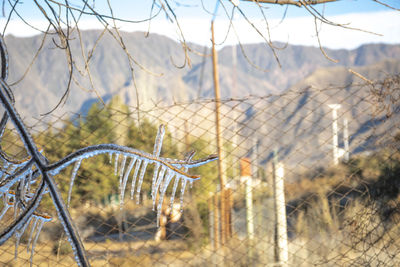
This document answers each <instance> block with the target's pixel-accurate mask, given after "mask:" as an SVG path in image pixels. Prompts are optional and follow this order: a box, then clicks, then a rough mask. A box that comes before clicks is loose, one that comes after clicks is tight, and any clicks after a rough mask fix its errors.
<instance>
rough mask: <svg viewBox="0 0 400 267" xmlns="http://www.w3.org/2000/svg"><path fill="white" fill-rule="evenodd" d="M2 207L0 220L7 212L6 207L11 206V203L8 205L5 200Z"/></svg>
mask: <svg viewBox="0 0 400 267" xmlns="http://www.w3.org/2000/svg"><path fill="white" fill-rule="evenodd" d="M3 205H4V208H3V210H2V211H1V214H0V220H1V219H2V218H3V216H4V215H5V214H6V213H7V211H8V209H9V208H10V207H11V205H9V203H7V202H4V204H3Z"/></svg>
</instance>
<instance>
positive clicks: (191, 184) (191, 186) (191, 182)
mask: <svg viewBox="0 0 400 267" xmlns="http://www.w3.org/2000/svg"><path fill="white" fill-rule="evenodd" d="M189 183H190V189H192V188H193V180H190V181H189Z"/></svg>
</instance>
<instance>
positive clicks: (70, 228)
mask: <svg viewBox="0 0 400 267" xmlns="http://www.w3.org/2000/svg"><path fill="white" fill-rule="evenodd" d="M0 56H1V77H0V102H1V104H2V105H3V107H4V109H5V113H4V114H3V117H2V119H1V121H0V139H1V137H2V136H3V134H4V130H5V127H6V124H7V121H8V120H11V122H12V123H13V124H14V127H15V129H16V131H17V132H18V134H19V136H20V138H21V141H22V142H23V144H24V146H25V148H26V151H27V153H28V155H29V156H28V157H27V158H25V159H22V160H18V159H14V158H12V157H10V156H8V155H7V154H6V153H4V151H3V150H2V149H1V147H0V160H1V161H2V168H1V170H0V194H1V195H2V196H3V198H4V199H5V201H4V205H5V208H4V210H3V211H2V212H1V213H0V219H1V217H2V216H4V214H5V213H6V212H7V210H8V209H9V208H11V207H14V212H15V219H14V221H12V222H11V223H10V224H9V225H7V226H6V227H5V228H4V229H3V231H2V232H1V233H0V245H1V244H3V243H4V242H5V241H7V240H8V239H9V238H10V237H11V236H12V235H13V234H14V233H15V236H16V251H15V253H16V255H17V252H18V245H19V242H20V238H21V236H22V235H23V233H24V232H25V229H26V228H27V226H28V225H29V224H30V222H31V221H32V219H34V222H33V225H32V229H31V232H30V235H29V241H28V246H27V249H28V250H29V245H30V244H32V247H31V257H30V263H31V265H32V260H33V254H34V250H35V245H36V243H37V240H38V237H39V234H40V231H41V229H42V227H43V224H44V222H46V221H49V220H51V218H50V217H48V216H45V215H40V214H39V213H37V212H36V209H37V207H38V205H39V203H40V201H41V199H42V197H43V194H45V193H50V195H51V198H52V200H53V203H54V206H55V208H56V210H57V214H58V217H59V219H60V222H61V224H62V225H63V227H64V231H65V233H66V234H67V237H68V241H69V242H70V244H71V246H72V249H73V252H74V256H75V260H76V262H77V263H78V265H81V266H89V262H88V260H87V257H86V252H85V249H84V247H83V244H82V241H81V239H80V236H79V234H78V232H77V230H76V228H75V226H74V224H73V223H72V218H71V216H70V214H69V212H68V207H67V205H66V204H65V203H64V201H63V198H62V197H61V193H60V192H59V189H58V187H57V185H56V182H55V180H54V178H53V176H54V175H57V174H58V173H59V172H60V171H62V170H63V169H65V168H66V167H68V166H69V165H71V164H74V163H75V166H74V168H73V170H72V173H71V180H70V188H69V191H68V199H67V203H68V205H69V203H70V199H71V192H72V187H73V185H74V180H75V178H76V175H77V171H78V169H79V167H80V165H81V161H82V160H83V159H86V158H91V157H94V156H96V155H100V154H105V153H108V154H109V157H110V163H111V162H112V156H113V154H115V159H114V160H115V163H114V165H115V166H114V172H115V175H117V174H118V159H119V156H120V155H122V156H123V160H122V163H121V167H120V182H119V183H120V191H121V196H120V197H121V203H122V205H123V198H124V193H125V189H126V184H127V182H128V179H129V175H130V172H131V170H132V168H133V166H134V165H135V163H136V168H135V172H134V175H133V177H132V188H131V197H133V194H134V191H135V183H136V179H137V175H138V172H139V170H140V175H139V182H138V186H137V190H136V191H137V197H138V200H139V197H140V190H141V187H142V183H143V178H144V175H145V173H146V169H147V166H148V164H154V165H155V166H154V173H153V179H152V190H151V192H152V197H153V208H154V206H155V200H156V198H157V195H158V192H159V193H160V199H159V203H158V207H157V214H158V218H159V214H160V212H161V208H162V204H163V199H164V196H165V194H166V191H167V188H168V186H169V184H170V182H171V181H172V180H173V178H174V177H176V178H175V183H174V194H175V191H176V187H177V184H178V182H179V180H182V186H181V198H182V197H183V193H184V189H185V185H186V183H187V181H189V182H190V183H192V182H193V181H194V180H197V179H199V176H197V175H190V174H189V173H188V169H190V168H193V167H198V166H201V165H203V164H206V163H208V162H211V161H214V160H216V159H217V157H216V156H215V155H211V156H209V157H207V158H204V159H200V160H191V157H190V158H189V159H187V158H185V160H175V159H169V158H163V157H160V152H161V149H162V141H163V138H164V135H165V127H164V126H163V125H161V126H160V127H159V130H158V133H157V137H156V141H155V144H154V149H153V154H149V153H147V152H143V151H140V150H137V149H133V148H129V147H124V146H118V145H114V144H102V145H95V146H88V147H86V148H83V149H79V150H77V151H75V152H73V153H71V154H69V155H67V156H66V157H64V158H63V159H61V160H60V161H58V162H55V163H53V164H50V163H49V161H48V160H47V158H46V157H45V156H44V155H43V154H42V153H41V151H39V150H38V148H37V146H36V144H35V142H34V141H33V138H32V136H31V135H30V133H29V132H28V130H27V128H26V126H25V125H24V123H23V121H22V119H21V118H20V116H19V114H18V112H17V110H16V109H15V108H14V102H15V101H14V96H13V93H12V91H11V89H10V87H9V86H8V84H7V83H6V82H5V81H6V78H7V74H8V57H7V51H6V49H5V46H4V42H3V40H2V37H1V36H0ZM128 158H131V161H130V163H129V166H128V169H127V170H126V172H125V173H124V171H125V164H126V161H127V159H128ZM141 165H142V166H141ZM160 168H161V169H160ZM165 174H166V175H165ZM39 177H40V178H41V179H39ZM39 181H40V185H39V186H38V188H37V189H36V191H35V192H33V191H32V192H31V188H30V185H31V184H33V183H36V182H39ZM17 183H18V184H17ZM175 184H176V185H175ZM13 186H15V187H14V188H15V189H16V192H13V191H12V190H10V189H11V188H12V187H13ZM160 188H161V189H160ZM11 195H13V196H12V200H11V197H10V196H11ZM172 199H173V196H172ZM6 208H7V209H6ZM158 221H159V220H157V223H158ZM38 224H39V225H38ZM37 225H38V226H37ZM36 226H37V227H36ZM35 229H36V234H35V235H34V236H33V234H34V232H35ZM32 238H33V240H32Z"/></svg>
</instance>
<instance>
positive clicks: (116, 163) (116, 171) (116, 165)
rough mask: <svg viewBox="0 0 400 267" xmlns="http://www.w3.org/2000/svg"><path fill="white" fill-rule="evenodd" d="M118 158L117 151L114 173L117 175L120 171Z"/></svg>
mask: <svg viewBox="0 0 400 267" xmlns="http://www.w3.org/2000/svg"><path fill="white" fill-rule="evenodd" d="M118 158H119V154H118V153H115V163H114V175H115V176H117V173H118Z"/></svg>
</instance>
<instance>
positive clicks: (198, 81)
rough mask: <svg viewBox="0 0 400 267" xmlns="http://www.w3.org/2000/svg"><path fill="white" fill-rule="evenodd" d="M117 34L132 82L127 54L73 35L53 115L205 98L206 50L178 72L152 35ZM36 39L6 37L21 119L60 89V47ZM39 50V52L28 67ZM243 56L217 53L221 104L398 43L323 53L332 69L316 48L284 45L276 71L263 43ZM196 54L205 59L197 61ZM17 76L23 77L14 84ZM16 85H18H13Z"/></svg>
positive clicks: (275, 89)
mask: <svg viewBox="0 0 400 267" xmlns="http://www.w3.org/2000/svg"><path fill="white" fill-rule="evenodd" d="M122 35H123V38H124V44H125V46H126V47H127V51H129V54H130V56H131V57H132V58H133V59H135V61H136V62H138V64H133V65H132V67H133V70H134V71H133V73H134V79H132V71H131V69H130V65H129V63H128V60H127V55H126V54H125V53H124V51H123V49H122V48H121V46H120V45H119V44H118V43H117V41H116V40H115V39H114V38H113V37H112V36H111V35H110V34H108V33H106V34H104V35H102V33H101V32H100V31H83V32H82V33H81V41H80V40H79V38H78V35H77V34H73V35H72V36H71V38H70V47H71V50H72V53H73V60H74V61H73V65H74V79H73V80H72V82H71V83H72V85H71V90H70V92H69V94H68V98H67V101H66V103H65V104H64V105H63V106H62V107H61V108H58V109H57V110H56V111H55V113H53V114H54V115H59V114H63V113H64V112H68V111H72V112H80V111H83V112H84V111H86V110H87V108H88V107H89V106H90V104H91V103H93V101H96V99H97V96H100V97H101V98H102V99H103V100H105V101H107V100H108V99H110V97H111V96H114V95H119V96H120V97H121V99H122V100H123V101H124V102H125V103H127V104H128V105H130V106H136V104H137V95H139V103H140V105H141V107H152V106H154V103H157V102H160V101H163V102H167V103H172V102H174V101H187V100H191V99H195V98H199V97H212V96H213V86H212V73H211V72H212V68H211V58H210V56H209V52H210V51H209V49H207V48H204V47H200V46H196V45H191V46H190V47H191V49H192V52H190V53H189V56H190V59H191V62H190V63H191V67H189V66H188V64H186V66H185V67H184V68H177V66H179V65H183V64H184V62H185V58H184V52H183V49H182V47H181V45H180V44H178V43H176V42H175V41H173V40H171V39H168V38H167V37H164V36H160V35H156V34H151V35H150V36H149V37H148V38H146V37H145V35H144V33H141V32H135V33H122ZM100 37H101V38H100ZM99 38H100V39H99ZM42 40H43V35H38V36H34V37H30V38H17V37H14V36H7V37H6V44H7V47H8V50H9V57H10V78H9V80H8V82H9V84H11V85H12V88H13V89H14V91H15V96H16V103H17V104H16V105H17V107H18V108H19V110H20V112H21V113H22V115H23V117H25V118H26V119H28V120H29V119H30V117H32V116H33V117H40V114H43V113H46V112H48V111H50V110H51V109H52V108H53V107H54V106H55V105H56V103H57V102H58V101H59V100H60V98H61V97H62V95H63V94H64V92H65V89H66V88H67V84H68V60H67V57H66V54H65V50H62V49H59V48H57V45H58V46H59V45H60V44H59V43H60V42H59V40H58V39H57V38H56V37H54V36H52V35H48V36H46V38H45V40H44V41H43V45H42ZM276 45H277V46H283V45H282V44H276ZM41 46H43V47H42V49H41V51H40V52H39V54H38V55H37V58H36V60H35V61H34V63H33V64H32V65H31V66H30V64H31V62H32V60H33V59H34V57H35V55H36V52H37V50H38V49H39V47H41ZM81 47H83V48H82V49H81ZM93 47H95V48H96V49H95V51H94V52H93V54H92V56H91V57H90V61H89V64H87V66H86V65H85V62H84V60H83V57H82V54H83V55H85V57H86V58H87V57H88V55H89V54H91V50H92V49H93ZM243 51H244V52H245V54H243V53H242V51H241V48H240V47H239V46H237V47H229V46H228V47H224V48H222V49H220V51H219V61H220V82H221V91H222V97H223V98H228V97H232V96H233V97H243V96H247V95H259V96H264V95H267V94H270V93H280V92H283V91H284V90H287V89H288V88H289V87H290V86H292V85H294V84H296V83H299V82H300V81H302V80H303V79H304V78H306V77H307V76H309V75H311V74H312V73H313V72H315V71H317V70H318V69H320V68H321V67H333V66H335V67H339V66H360V67H361V66H367V65H370V64H374V63H377V62H380V61H382V60H385V59H389V58H390V59H396V58H400V46H398V45H385V44H373V45H372V44H371V45H365V46H361V47H359V48H357V49H355V50H329V49H327V50H326V52H327V54H329V55H330V56H331V57H332V58H335V59H337V60H339V63H336V64H335V63H333V62H331V61H329V60H327V59H326V58H325V57H324V56H323V55H322V53H321V52H320V50H319V48H315V47H304V46H292V45H288V46H287V47H286V48H285V49H283V50H278V56H279V60H280V62H281V65H282V68H279V66H278V64H277V62H276V60H275V58H274V57H273V55H272V53H271V50H270V49H269V48H268V47H267V46H266V45H265V44H251V45H245V46H243ZM201 53H204V54H205V55H206V56H205V57H203V56H201V55H200V54H201ZM235 55H236V56H235ZM235 58H236V60H235ZM235 61H236V62H237V63H236V68H235V67H234V65H235V64H234V62H235ZM248 61H250V62H251V64H253V65H257V66H258V68H255V67H254V66H252V65H251V64H250V63H249V62H248ZM88 69H90V73H89V72H88V71H87V70H88ZM26 71H27V73H26V75H24V73H25V72H26ZM328 72H329V71H328ZM21 77H23V79H22V80H21V81H19V80H20V79H21ZM16 81H19V82H18V83H17V84H14V82H16ZM91 83H92V84H91ZM134 83H136V88H137V92H136V89H135V84H134ZM13 84H14V85H13Z"/></svg>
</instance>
